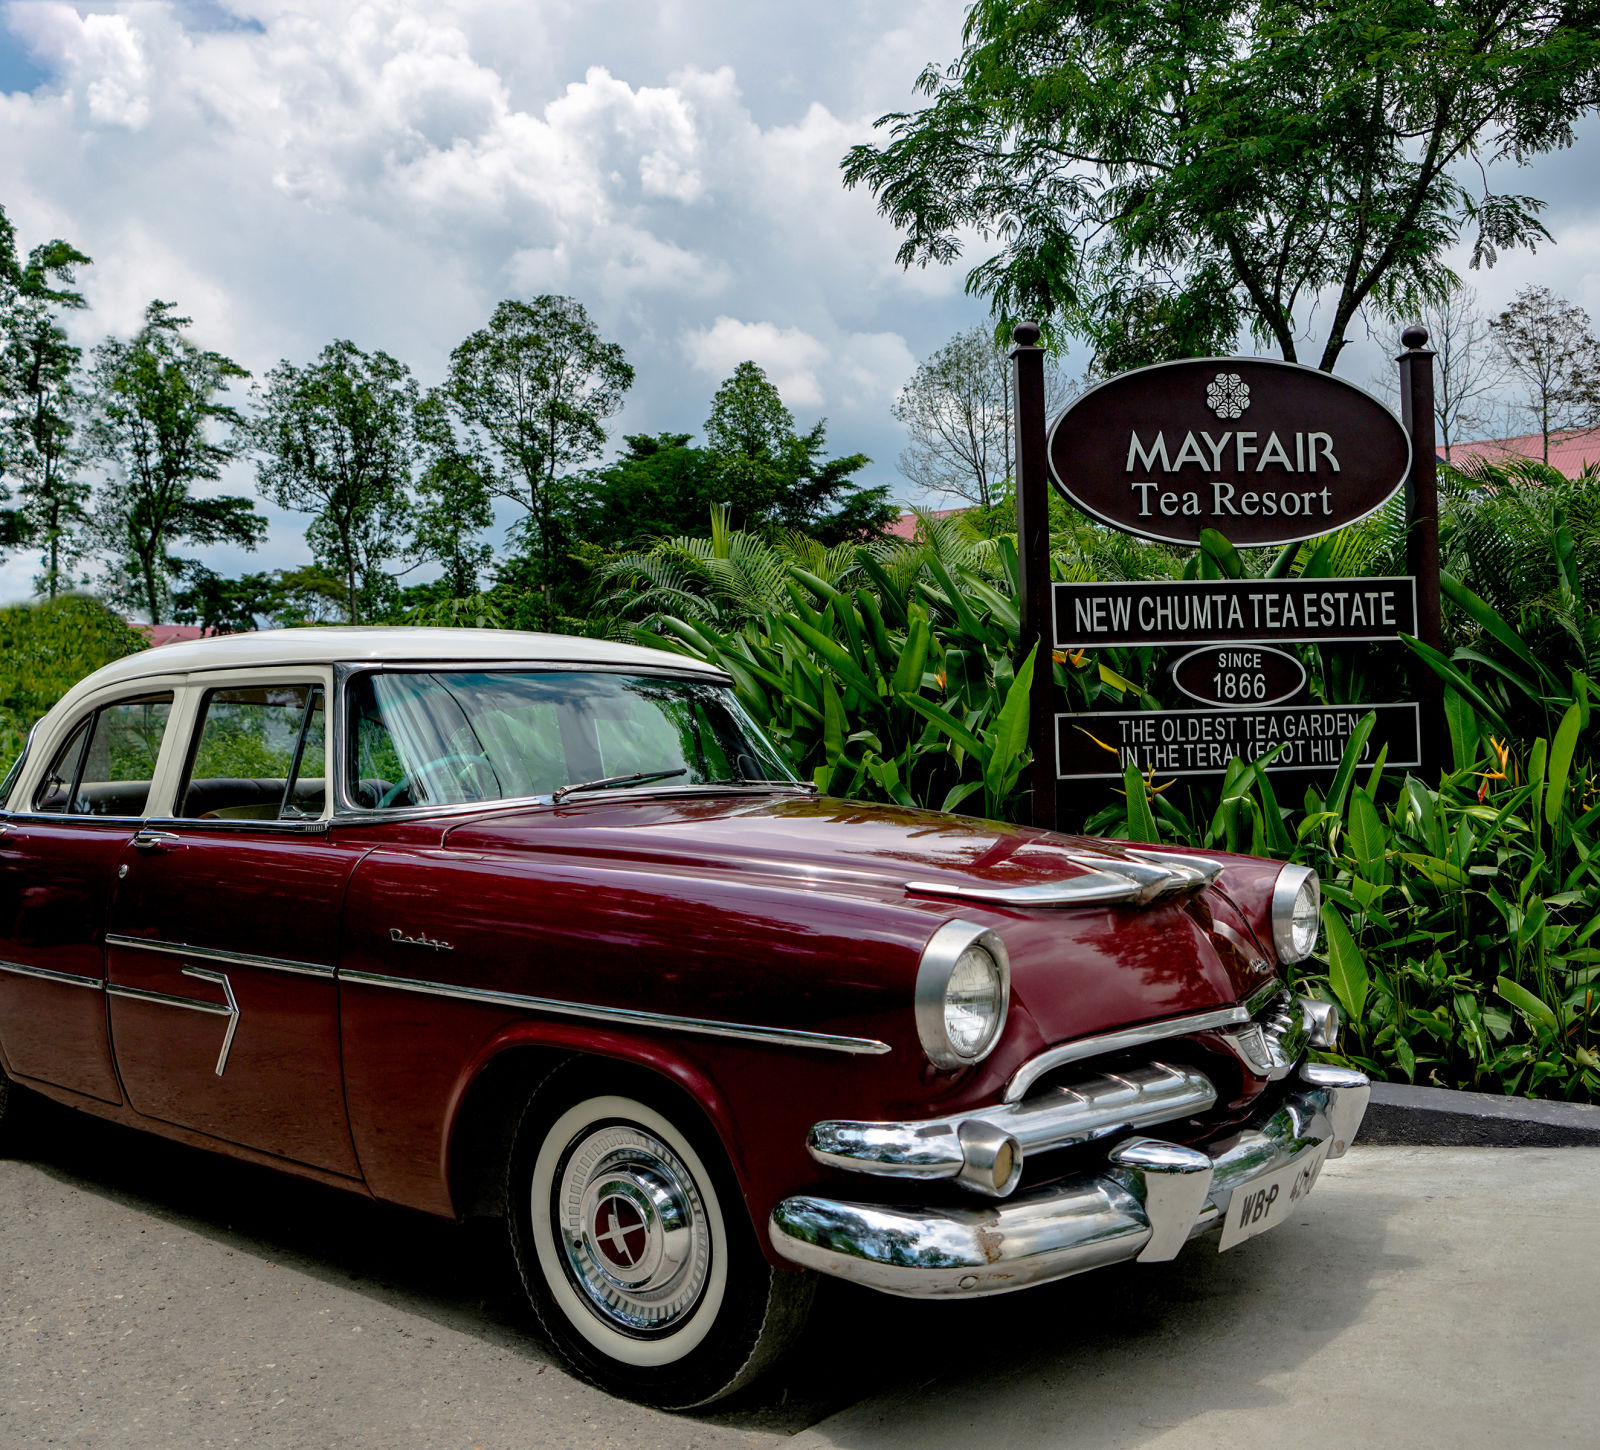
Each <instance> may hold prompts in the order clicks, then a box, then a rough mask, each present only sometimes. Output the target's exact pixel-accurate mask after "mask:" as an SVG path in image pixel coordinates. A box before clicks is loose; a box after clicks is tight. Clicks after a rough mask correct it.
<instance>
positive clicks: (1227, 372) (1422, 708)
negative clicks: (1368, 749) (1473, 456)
mask: <svg viewBox="0 0 1600 1450" xmlns="http://www.w3.org/2000/svg"><path fill="white" fill-rule="evenodd" d="M1039 338H1040V329H1039V326H1038V324H1037V323H1032V322H1023V323H1019V324H1018V325H1017V327H1016V329H1015V331H1014V332H1013V334H1012V339H1013V342H1014V344H1015V345H1014V346H1013V348H1012V350H1011V362H1012V377H1013V383H1014V397H1015V400H1016V402H1015V407H1016V437H1017V454H1016V463H1017V471H1016V497H1017V553H1018V562H1019V573H1020V578H1019V580H1018V583H1019V590H1020V594H1021V599H1020V601H1019V604H1020V609H1019V614H1020V619H1021V634H1020V639H1019V653H1018V663H1019V664H1020V663H1021V661H1022V660H1023V659H1025V658H1026V657H1027V655H1028V653H1029V651H1036V654H1035V665H1034V676H1033V688H1032V691H1031V694H1030V699H1029V705H1030V712H1029V730H1028V742H1029V746H1030V748H1031V750H1032V752H1033V761H1032V765H1031V767H1030V769H1029V773H1028V781H1029V785H1030V786H1031V794H1032V820H1033V824H1034V825H1036V826H1042V827H1045V828H1047V829H1054V827H1055V825H1056V821H1057V790H1058V786H1059V783H1060V781H1061V780H1062V779H1063V778H1071V777H1079V778H1082V777H1083V776H1085V775H1091V774H1100V773H1102V772H1100V771H1099V770H1094V769H1090V768H1087V767H1086V765H1085V762H1084V761H1083V760H1081V759H1079V758H1077V757H1078V752H1077V751H1076V750H1075V749H1074V748H1071V747H1072V746H1073V745H1074V744H1075V742H1074V741H1073V738H1072V732H1073V731H1076V732H1077V733H1079V734H1081V733H1083V732H1082V730H1081V729H1080V728H1078V727H1076V726H1071V725H1068V724H1065V723H1063V722H1068V721H1071V720H1073V719H1078V720H1083V719H1094V718H1097V717H1094V716H1078V717H1071V716H1067V715H1062V714H1061V713H1060V712H1059V711H1058V709H1057V702H1056V689H1055V683H1054V670H1053V662H1054V661H1053V657H1054V651H1055V650H1057V649H1061V648H1093V647H1096V646H1104V645H1109V644H1117V643H1125V644H1130V645H1136V646H1137V645H1155V644H1183V645H1188V646H1190V647H1195V646H1200V645H1218V644H1223V643H1227V642H1233V643H1244V644H1249V643H1255V644H1260V645H1263V646H1266V645H1269V644H1270V642H1271V641H1272V640H1274V639H1277V640H1302V641H1304V640H1332V641H1337V640H1376V639H1394V638H1396V637H1397V636H1398V635H1400V634H1402V633H1406V634H1409V633H1411V632H1412V631H1413V630H1415V632H1416V637H1417V638H1418V639H1420V640H1422V641H1423V642H1424V643H1425V644H1429V645H1431V646H1433V648H1435V649H1440V648H1442V629H1441V615H1440V604H1439V535H1438V499H1437V470H1436V466H1435V458H1434V429H1433V358H1434V354H1433V353H1432V352H1431V351H1429V350H1428V349H1427V348H1426V347H1425V346H1424V344H1425V343H1426V342H1427V340H1428V334H1427V332H1426V331H1425V330H1424V329H1423V328H1420V327H1410V328H1407V329H1406V331H1405V333H1404V335H1403V338H1402V341H1403V342H1404V344H1405V348H1406V351H1405V352H1404V353H1403V354H1401V356H1400V359H1399V363H1400V381H1401V397H1402V399H1403V414H1404V417H1403V421H1400V420H1396V418H1395V416H1394V414H1393V413H1391V412H1390V411H1389V410H1388V409H1387V408H1385V407H1384V406H1383V404H1382V403H1380V402H1379V401H1378V400H1377V399H1376V398H1373V397H1372V396H1371V395H1370V394H1369V393H1367V392H1365V391H1364V390H1363V389H1361V388H1358V387H1356V386H1355V385H1354V384H1351V383H1348V382H1345V381H1344V380H1343V379H1341V378H1335V377H1332V376H1330V375H1328V374H1326V373H1321V372H1318V371H1317V370H1315V369H1312V368H1308V367H1303V366H1300V365H1299V364H1295V363H1283V362H1277V361H1274V360H1272V359H1269V358H1192V359H1184V360H1181V361H1178V362H1171V363H1159V364H1156V365H1154V366H1152V367H1147V368H1137V369H1135V370H1134V371H1132V372H1129V373H1122V374H1120V375H1118V376H1116V377H1112V378H1108V379H1106V380H1105V381H1104V382H1102V383H1100V384H1098V385H1096V386H1095V387H1094V388H1091V389H1090V390H1089V391H1088V392H1087V393H1085V394H1082V395H1080V396H1079V397H1078V398H1077V399H1075V400H1074V401H1073V402H1072V404H1071V405H1069V406H1068V407H1067V408H1066V409H1065V410H1064V411H1063V412H1062V413H1061V415H1060V416H1059V417H1058V418H1056V420H1055V422H1054V423H1053V424H1052V425H1051V426H1050V427H1049V429H1048V431H1047V429H1046V422H1045V390H1044V349H1043V348H1042V347H1041V346H1040V345H1039ZM1052 483H1053V484H1054V486H1055V487H1056V488H1058V489H1059V490H1060V491H1061V493H1062V494H1063V495H1064V496H1065V497H1066V498H1067V500H1068V501H1069V502H1070V503H1071V504H1072V505H1073V507H1075V508H1078V509H1080V510H1082V511H1083V512H1085V513H1087V514H1088V515H1090V516H1091V517H1093V518H1097V519H1099V520H1100V521H1101V522H1102V523H1105V524H1108V525H1110V526H1111V527H1112V528H1116V529H1121V530H1123V531H1124V532H1126V533H1130V534H1134V535H1136V536H1138V537H1141V538H1148V539H1155V540H1162V541H1166V542H1170V543H1178V544H1195V543H1197V542H1198V541H1199V538H1200V535H1201V533H1202V532H1203V531H1204V530H1206V529H1208V528H1210V529H1216V530H1218V531H1219V532H1221V533H1222V534H1223V535H1224V536H1225V537H1227V538H1228V539H1229V540H1230V541H1231V542H1233V543H1235V544H1238V545H1241V546H1244V547H1252V546H1257V547H1259V546H1263V545H1276V546H1281V545H1284V544H1290V543H1295V542H1301V541H1304V540H1307V539H1312V538H1318V537H1321V536H1322V535H1325V534H1328V533H1332V532H1333V531H1335V530H1337V529H1340V528H1345V527H1348V526H1349V525H1351V524H1354V523H1358V522H1359V521H1360V520H1362V519H1364V518H1366V517H1368V516H1369V515H1371V514H1373V513H1375V512H1376V511H1377V510H1378V509H1380V508H1382V507H1384V506H1385V504H1387V503H1388V502H1389V501H1390V500H1391V499H1392V498H1393V497H1394V496H1395V494H1396V493H1397V492H1398V491H1399V490H1400V489H1401V487H1402V486H1403V487H1404V489H1405V500H1406V512H1407V524H1408V534H1407V540H1408V561H1409V563H1410V567H1411V570H1412V575H1411V576H1410V577H1407V578H1403V579H1385V580H1374V579H1325V580H1292V579H1291V580H1281V581H1273V580H1260V579H1247V580H1239V581H1229V582H1227V583H1221V582H1219V581H1209V582H1203V581H1195V582H1193V583H1180V582H1178V581H1173V580H1160V581H1151V582H1149V583H1146V584H1138V583H1129V584H1118V585H1103V586H1102V585H1080V586H1069V585H1060V586H1056V587H1055V588H1054V589H1053V588H1052V585H1051V581H1050V521H1049V505H1050V487H1051V485H1052ZM1413 579H1414V581H1415V594H1414V596H1413V595H1412V592H1411V586H1412V581H1413ZM1074 589H1077V590H1079V591H1093V592H1094V597H1093V598H1092V599H1091V598H1089V597H1088V596H1087V595H1086V594H1082V593H1080V594H1076V595H1072V596H1071V598H1070V600H1069V601H1067V602H1066V607H1068V608H1069V609H1070V612H1071V613H1072V614H1073V616H1074V618H1073V620H1072V621H1071V622H1068V621H1063V620H1062V619H1061V618H1059V616H1058V614H1057V605H1058V603H1060V602H1061V601H1059V600H1058V599H1057V597H1056V596H1058V595H1060V594H1062V593H1063V592H1067V593H1070V592H1071V591H1072V590H1074ZM1102 594H1103V595H1104V598H1101V597H1100V595H1102ZM1202 616H1203V617H1202ZM1269 653H1270V651H1269ZM1218 658H1219V659H1220V658H1221V657H1220V656H1219V657H1218ZM1230 658H1231V656H1230ZM1263 658H1264V657H1263ZM1213 663H1215V662H1213ZM1228 668H1230V669H1232V668H1234V666H1233V665H1229V666H1228ZM1241 668H1242V667H1241ZM1259 668H1261V669H1264V668H1265V665H1264V664H1261V665H1260V666H1259ZM1221 669H1222V666H1221V665H1220V664H1219V665H1217V666H1216V668H1214V669H1213V670H1212V674H1213V675H1216V676H1217V680H1216V681H1215V682H1213V685H1212V688H1213V690H1214V691H1216V692H1224V690H1225V686H1224V685H1223V684H1222V683H1221V674H1220V671H1221ZM1197 678H1198V677H1197ZM1230 678H1232V677H1231V676H1230ZM1416 678H1417V680H1418V685H1419V694H1420V696H1421V699H1420V700H1419V702H1418V704H1417V705H1416V706H1413V705H1409V704H1406V705H1385V706H1383V707H1379V709H1378V713H1379V714H1380V716H1381V717H1382V724H1383V726H1384V728H1383V729H1382V730H1379V731H1377V732H1375V737H1376V736H1378V735H1382V736H1385V737H1388V736H1393V738H1392V739H1390V740H1388V743H1389V744H1390V746H1391V759H1393V760H1395V761H1396V763H1399V761H1400V759H1401V758H1406V763H1407V764H1411V763H1413V761H1414V760H1416V761H1420V763H1421V764H1422V766H1423V768H1424V769H1425V770H1427V771H1428V772H1429V773H1430V774H1433V775H1436V774H1437V771H1438V769H1439V766H1440V764H1441V763H1442V761H1443V759H1444V756H1445V753H1446V743H1447V736H1446V733H1445V721H1444V711H1443V703H1442V702H1443V688H1442V682H1441V681H1440V680H1439V679H1438V677H1437V676H1436V675H1434V673H1433V672H1432V671H1431V670H1423V671H1419V672H1418V673H1417V676H1416ZM1240 682H1242V683H1240ZM1192 685H1193V682H1191V686H1192ZM1245 685H1248V686H1249V690H1250V691H1251V692H1255V693H1259V694H1260V695H1261V696H1263V697H1264V695H1265V693H1266V692H1267V686H1266V681H1265V676H1264V675H1263V676H1262V680H1261V683H1260V685H1259V690H1258V688H1257V685H1256V682H1255V676H1254V675H1249V674H1247V673H1246V674H1240V675H1239V677H1238V682H1235V684H1234V685H1233V689H1234V693H1235V694H1239V693H1240V691H1241V690H1243V689H1244V688H1245ZM1190 692H1191V693H1192V689H1191V691H1190ZM1197 698H1202V699H1203V698H1205V697H1204V696H1197ZM1231 699H1232V697H1231V696H1227V695H1225V694H1224V700H1231ZM1224 700H1219V701H1217V702H1212V701H1209V700H1207V703H1208V704H1210V703H1216V704H1217V706H1218V709H1217V711H1216V712H1213V713H1216V714H1220V713H1222V712H1225V711H1227V710H1229V709H1234V708H1235V707H1234V706H1233V705H1232V704H1230V703H1224ZM1238 705H1239V707H1250V706H1252V705H1253V706H1254V708H1253V711H1252V712H1251V719H1250V720H1249V721H1243V720H1241V721H1236V722H1233V723H1234V725H1236V726H1238V727H1239V728H1237V729H1233V728H1231V727H1230V729H1229V731H1227V732H1224V733H1225V734H1226V735H1227V740H1226V741H1224V740H1223V738H1222V736H1221V735H1218V736H1217V739H1216V740H1214V741H1210V742H1209V745H1210V747H1211V748H1208V749H1204V750H1202V749H1198V748H1197V747H1196V746H1195V744H1194V740H1191V739H1190V737H1191V736H1192V737H1194V738H1195V740H1198V739H1199V737H1200V736H1201V735H1205V734H1206V732H1207V731H1208V730H1210V726H1206V725H1205V724H1204V722H1203V721H1195V722H1193V723H1192V724H1191V725H1188V726H1185V727H1184V731H1182V732H1179V733H1180V734H1182V736H1183V738H1181V739H1180V738H1178V736H1177V735H1174V737H1173V738H1172V739H1170V740H1165V739H1163V740H1159V741H1158V740H1154V739H1149V740H1147V739H1146V738H1145V737H1144V735H1143V734H1142V733H1141V730H1142V723H1141V722H1134V724H1133V725H1130V724H1128V722H1127V721H1123V722H1122V725H1121V727H1119V728H1122V730H1123V734H1124V735H1125V736H1128V739H1127V740H1125V741H1124V744H1126V745H1127V746H1128V751H1127V753H1128V759H1129V763H1133V762H1135V760H1136V758H1143V756H1144V755H1145V754H1147V753H1149V752H1150V751H1158V752H1159V755H1160V759H1162V760H1163V761H1166V760H1167V759H1168V757H1169V756H1170V757H1171V758H1172V759H1174V760H1176V759H1178V758H1179V757H1180V756H1181V757H1182V761H1183V767H1184V768H1180V769H1179V771H1178V773H1181V774H1220V773H1221V767H1220V766H1214V758H1215V757H1217V756H1218V752H1219V751H1221V752H1222V753H1226V749H1225V747H1226V746H1227V745H1228V744H1229V743H1232V744H1233V745H1239V744H1240V743H1241V742H1242V743H1243V745H1244V747H1245V748H1247V749H1248V750H1249V753H1250V754H1252V755H1254V754H1257V753H1259V752H1260V750H1262V749H1266V748H1269V746H1270V744H1271V743H1273V742H1275V741H1276V740H1277V739H1279V738H1280V737H1282V736H1285V735H1287V734H1289V733H1294V734H1295V736H1296V738H1297V739H1300V740H1304V741H1305V742H1306V743H1305V747H1304V748H1303V749H1299V750H1297V751H1290V750H1287V749H1286V750H1285V751H1283V752H1282V754H1281V755H1280V757H1279V758H1280V760H1290V759H1292V760H1294V761H1297V762H1299V763H1300V768H1307V767H1310V768H1321V767H1323V766H1325V765H1326V764H1328V761H1327V760H1326V759H1325V758H1324V757H1327V756H1328V755H1329V753H1330V751H1331V750H1332V749H1333V746H1334V743H1335V742H1336V741H1337V740H1338V739H1339V737H1340V736H1341V735H1342V736H1343V737H1345V738H1348V734H1349V729H1350V726H1351V724H1352V723H1353V721H1352V720H1351V719H1348V718H1346V717H1348V716H1349V715H1350V712H1351V711H1352V710H1353V709H1355V708H1356V707H1353V706H1338V707H1332V706H1328V707H1316V708H1311V707H1306V708H1302V707H1298V706H1292V705H1286V704H1278V703H1274V704H1272V705H1266V704H1265V703H1264V700H1255V701H1252V700H1246V699H1244V698H1241V699H1240V700H1239V702H1238ZM1146 713H1148V714H1151V716H1152V718H1154V717H1155V716H1156V715H1159V714H1173V713H1174V712H1146ZM1182 713H1183V714H1185V715H1197V716H1198V715H1205V714H1206V713H1208V712H1206V711H1184V712H1182ZM1363 713H1364V710H1363ZM1114 718H1120V717H1116V716H1115V712H1112V713H1109V714H1107V715H1106V717H1105V720H1106V723H1107V725H1108V726H1110V725H1111V724H1112V722H1113V719H1114ZM1213 723H1217V722H1215V721H1213ZM1135 725H1138V726H1139V727H1140V728H1139V729H1135V728H1134V726H1135ZM1246 726H1248V728H1246ZM1174 728H1175V729H1176V728H1177V727H1176V725H1175V726H1174ZM1129 730H1132V731H1133V734H1132V735H1131V736H1129V735H1128V732H1129ZM1058 732H1066V733H1058ZM1184 732H1187V733H1184ZM1212 733H1213V734H1215V732H1212ZM1408 739H1409V740H1411V741H1415V742H1417V743H1415V744H1412V745H1410V746H1409V747H1408V746H1407V745H1406V744H1405V742H1406V741H1407V740H1408ZM1064 741H1065V742H1068V743H1066V744H1064V743H1063V742H1064ZM1096 743H1097V744H1100V745H1102V747H1103V742H1099V741H1097V742H1096ZM1201 743H1206V742H1201ZM1113 748H1116V747H1113ZM1069 756H1071V757H1072V763H1071V764H1070V765H1069V764H1068V757H1069ZM1334 763H1336V762H1334ZM1120 771H1121V766H1120V764H1119V766H1118V769H1117V770H1116V771H1114V772H1113V771H1107V772H1104V773H1106V774H1108V775H1109V774H1120Z"/></svg>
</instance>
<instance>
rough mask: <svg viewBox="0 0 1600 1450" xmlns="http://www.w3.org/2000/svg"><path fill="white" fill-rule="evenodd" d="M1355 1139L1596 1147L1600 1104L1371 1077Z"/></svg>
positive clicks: (1468, 1145)
mask: <svg viewBox="0 0 1600 1450" xmlns="http://www.w3.org/2000/svg"><path fill="white" fill-rule="evenodd" d="M1356 1141H1357V1142H1358V1143H1363V1144H1367V1145H1369V1146H1372V1147H1389V1146H1393V1147H1435V1148H1600V1107H1591V1106H1589V1105H1588V1104H1586V1103H1562V1102H1551V1101H1548V1100H1546V1099H1539V1098H1508V1097H1500V1096H1497V1095H1495V1094H1493V1093H1467V1092H1456V1091H1454V1090H1452V1089H1449V1088H1433V1087H1412V1086H1411V1085H1410V1084H1408V1083H1395V1082H1375V1083H1373V1085H1372V1101H1371V1103H1370V1104H1369V1105H1368V1107H1367V1115H1366V1117H1365V1118H1364V1119H1363V1120H1362V1123H1361V1130H1360V1132H1359V1133H1357V1135H1356Z"/></svg>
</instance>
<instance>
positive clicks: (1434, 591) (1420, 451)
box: [1396, 326, 1449, 784]
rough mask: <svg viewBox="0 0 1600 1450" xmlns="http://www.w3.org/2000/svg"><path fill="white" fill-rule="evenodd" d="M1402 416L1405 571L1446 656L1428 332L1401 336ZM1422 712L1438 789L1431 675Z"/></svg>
mask: <svg viewBox="0 0 1600 1450" xmlns="http://www.w3.org/2000/svg"><path fill="white" fill-rule="evenodd" d="M1400 342H1401V344H1402V346H1404V348H1405V351H1404V352H1403V353H1401V354H1400V356H1399V357H1398V358H1397V359H1396V361H1397V362H1398V363H1399V364H1400V416H1401V418H1402V419H1403V420H1404V421H1405V425H1406V431H1407V432H1408V433H1410V434H1411V472H1410V473H1409V474H1408V475H1407V476H1406V567H1407V568H1408V569H1410V570H1411V573H1412V574H1413V576H1415V578H1416V581H1417V636H1416V637H1417V638H1418V639H1420V640H1421V641H1422V642H1423V644H1425V645H1428V646H1430V647H1431V648H1433V649H1436V650H1439V651H1440V652H1441V653H1442V652H1443V650H1444V612H1443V608H1442V606H1441V604H1440V599H1439V464H1438V446H1437V444H1436V443H1435V441H1434V432H1433V360H1434V358H1435V357H1436V356H1437V354H1436V353H1434V352H1433V351H1432V349H1430V348H1429V347H1428V345H1427V343H1428V329H1427V328H1425V327H1421V326H1416V327H1408V328H1406V330H1405V331H1404V332H1402V333H1401V334H1400ZM1417 697H1418V698H1417V703H1418V704H1419V705H1420V706H1421V707H1422V769H1423V773H1424V774H1425V775H1426V776H1427V778H1428V779H1429V780H1431V781H1433V782H1434V783H1435V784H1437V783H1438V780H1439V772H1440V770H1441V769H1442V768H1443V766H1444V761H1445V756H1446V745H1447V744H1448V741H1449V731H1448V728H1447V726H1446V724H1445V718H1444V681H1443V680H1441V679H1440V678H1439V676H1438V675H1436V674H1435V673H1434V672H1433V671H1432V670H1431V669H1430V670H1422V671H1420V672H1419V674H1418V676H1417Z"/></svg>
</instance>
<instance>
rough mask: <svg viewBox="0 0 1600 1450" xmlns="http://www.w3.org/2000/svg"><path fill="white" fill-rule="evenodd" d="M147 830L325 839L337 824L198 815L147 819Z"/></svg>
mask: <svg viewBox="0 0 1600 1450" xmlns="http://www.w3.org/2000/svg"><path fill="white" fill-rule="evenodd" d="M141 819H142V820H143V822H144V826H145V829H146V830H151V831H219V832H221V833H222V834H224V835H226V834H227V833H228V832H230V831H234V832H237V831H271V832H274V833H276V834H278V835H285V836H325V835H327V833H328V827H329V826H331V825H332V824H333V818H332V817H331V816H312V817H311V818H310V819H308V820H300V821H296V820H279V819H278V818H277V817H276V816H272V817H266V818H262V819H251V818H249V817H236V818H223V817H217V818H214V819H210V820H207V819H205V818H203V817H197V816H144V817H142V818H141Z"/></svg>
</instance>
